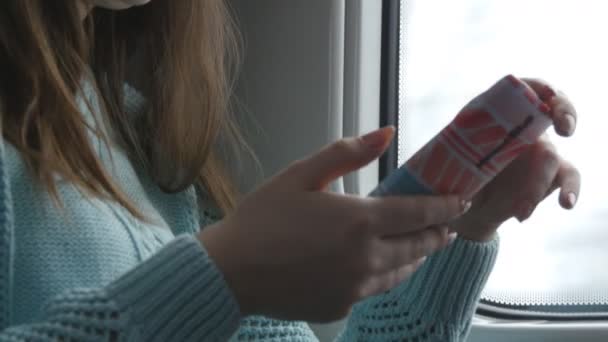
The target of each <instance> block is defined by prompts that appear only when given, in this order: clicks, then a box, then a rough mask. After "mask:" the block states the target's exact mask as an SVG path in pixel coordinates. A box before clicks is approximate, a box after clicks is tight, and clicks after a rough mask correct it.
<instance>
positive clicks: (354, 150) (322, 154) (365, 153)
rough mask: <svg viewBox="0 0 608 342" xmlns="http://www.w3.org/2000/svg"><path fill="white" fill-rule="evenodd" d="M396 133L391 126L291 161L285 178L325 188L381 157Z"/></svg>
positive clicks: (311, 187)
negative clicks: (299, 159) (337, 179)
mask: <svg viewBox="0 0 608 342" xmlns="http://www.w3.org/2000/svg"><path fill="white" fill-rule="evenodd" d="M394 134H395V128H394V127H392V126H389V127H384V128H382V129H379V130H377V131H374V132H371V133H369V134H367V135H365V136H363V137H359V138H344V139H341V140H339V141H337V142H335V143H333V144H330V145H328V146H326V147H324V148H323V149H321V151H319V152H318V153H316V154H313V155H311V156H309V157H307V158H305V159H303V160H301V161H299V162H296V163H294V164H292V165H291V166H290V167H289V168H288V169H287V170H286V172H285V173H284V174H283V175H282V176H283V177H282V178H283V179H287V182H289V183H292V184H293V185H294V186H296V187H298V188H301V189H305V190H321V189H324V188H325V187H326V186H327V185H328V184H329V183H330V182H331V181H333V180H335V179H336V178H338V177H340V176H343V175H344V174H346V173H348V172H351V171H355V170H357V169H359V168H361V167H363V166H365V165H367V164H369V163H370V162H371V161H373V160H375V159H376V158H378V157H379V156H380V155H381V154H382V153H383V152H384V151H385V150H386V148H387V147H388V146H389V143H390V141H391V140H392V138H393V136H394Z"/></svg>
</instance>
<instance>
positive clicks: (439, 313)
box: [338, 238, 498, 342]
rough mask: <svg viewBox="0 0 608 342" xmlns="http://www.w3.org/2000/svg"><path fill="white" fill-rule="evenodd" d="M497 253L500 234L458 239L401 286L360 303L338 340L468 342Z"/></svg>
mask: <svg viewBox="0 0 608 342" xmlns="http://www.w3.org/2000/svg"><path fill="white" fill-rule="evenodd" d="M497 253H498V238H495V239H494V240H492V241H490V242H486V243H477V242H471V241H467V240H463V239H460V238H458V239H456V241H455V242H454V243H453V244H452V245H451V246H449V247H448V248H446V249H445V250H443V251H441V252H439V253H437V254H435V255H433V256H431V257H429V259H428V260H427V261H426V262H425V264H424V265H423V266H422V267H421V268H420V269H419V270H418V271H417V272H416V273H414V275H413V276H412V277H411V278H410V279H408V280H407V281H405V282H404V283H402V284H401V285H399V286H398V287H396V288H394V289H393V290H391V291H388V292H386V293H384V294H382V295H378V296H375V297H371V298H368V299H366V300H364V301H363V302H361V303H359V304H357V305H356V306H355V307H354V308H353V312H352V314H351V317H350V318H349V320H348V323H347V325H346V329H345V330H344V331H343V333H342V334H341V336H340V337H339V338H338V340H339V341H428V342H433V341H436V342H439V341H442V342H443V341H464V340H465V338H466V336H467V335H468V332H469V329H470V325H471V320H472V317H473V314H474V312H475V308H476V306H477V301H478V300H479V297H480V295H481V291H482V289H483V287H484V285H485V283H486V281H487V279H488V276H489V274H490V272H491V270H492V267H493V266H494V262H495V260H496V255H497Z"/></svg>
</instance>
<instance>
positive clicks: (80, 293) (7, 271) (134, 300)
mask: <svg viewBox="0 0 608 342" xmlns="http://www.w3.org/2000/svg"><path fill="white" fill-rule="evenodd" d="M4 148H5V146H4V142H3V141H0V340H1V341H33V340H35V341H57V340H61V341H169V340H173V341H224V340H227V339H228V338H229V337H230V336H231V335H232V334H233V333H234V332H235V331H236V330H237V328H238V325H239V322H240V312H239V308H238V304H237V302H236V300H235V298H234V296H233V294H232V293H231V292H230V290H229V288H228V285H227V284H226V283H225V281H224V279H223V277H222V275H221V273H220V272H219V270H218V269H217V268H216V266H215V265H214V264H213V262H212V261H211V259H210V258H209V257H208V255H207V253H206V252H205V250H204V248H203V246H202V245H201V243H200V242H199V241H198V240H197V239H196V238H195V237H194V236H192V235H182V236H179V237H177V238H176V239H175V240H174V241H172V242H171V243H169V244H168V245H167V246H165V247H164V248H163V249H161V250H160V251H159V252H158V253H157V254H156V255H154V256H152V257H151V258H149V259H148V260H146V261H145V262H143V263H142V264H140V265H139V266H138V267H136V268H134V269H133V270H131V271H130V272H128V273H126V274H125V275H123V276H122V277H121V278H119V279H118V280H116V281H114V282H113V283H111V284H110V285H108V286H106V287H103V288H96V289H74V290H71V291H68V292H66V293H64V294H63V295H60V296H58V297H56V298H55V299H54V300H53V301H51V303H50V304H49V305H48V307H47V308H46V310H45V313H46V314H45V316H44V317H45V318H44V319H42V320H40V321H38V322H36V323H34V324H30V325H21V326H12V321H11V311H12V306H13V303H12V274H13V248H14V244H13V211H12V199H11V191H10V182H9V180H8V179H9V177H8V175H7V172H8V171H7V169H8V167H7V160H6V159H5V158H4V156H5V153H4V152H5V151H4Z"/></svg>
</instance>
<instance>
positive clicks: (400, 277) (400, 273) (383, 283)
mask: <svg viewBox="0 0 608 342" xmlns="http://www.w3.org/2000/svg"><path fill="white" fill-rule="evenodd" d="M425 261H426V257H424V258H420V259H418V260H416V261H414V262H413V263H411V264H408V265H403V266H401V267H400V268H398V269H394V270H390V271H388V272H385V273H384V274H382V275H379V276H374V277H372V278H371V279H370V280H368V281H367V283H366V284H365V285H364V289H363V291H362V292H363V297H364V298H365V297H368V296H374V295H378V294H381V293H385V292H387V291H390V290H392V289H393V288H395V287H397V286H398V285H399V284H401V283H402V282H404V281H405V280H407V279H408V278H410V277H411V276H412V275H413V274H414V273H415V272H416V271H417V270H418V269H419V268H420V267H421V266H422V265H423V264H424V263H425Z"/></svg>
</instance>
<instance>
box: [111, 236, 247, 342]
mask: <svg viewBox="0 0 608 342" xmlns="http://www.w3.org/2000/svg"><path fill="white" fill-rule="evenodd" d="M108 295H109V297H110V299H112V300H113V301H114V302H115V303H117V304H118V306H119V308H120V309H121V311H122V312H126V313H127V314H128V315H129V316H130V321H131V322H132V324H134V325H137V326H138V327H139V329H138V330H139V335H140V336H139V337H140V338H141V340H143V341H151V340H159V341H169V340H172V341H195V340H196V341H218V340H227V339H228V338H229V337H230V336H231V335H232V334H233V333H234V332H235V331H236V330H237V329H238V326H239V322H240V312H239V307H238V304H237V302H236V299H235V297H234V296H233V294H232V293H231V291H230V290H229V288H228V285H227V284H226V282H225V281H224V279H223V276H222V274H221V273H220V271H219V270H218V269H217V267H216V266H215V264H214V263H213V262H212V260H211V259H210V258H209V256H208V255H207V253H206V251H205V250H204V248H203V246H202V245H201V243H200V242H199V241H198V240H197V239H196V238H195V237H194V236H190V235H183V236H180V237H178V238H176V239H175V240H174V241H172V242H171V243H169V244H168V245H167V246H165V247H164V248H163V249H162V250H160V251H159V252H158V253H157V254H155V255H154V256H152V257H151V258H150V259H148V260H146V261H145V262H144V263H142V264H141V265H140V266H139V267H137V268H136V269H134V270H133V271H132V272H129V273H127V274H126V275H124V276H123V277H121V278H120V279H119V280H118V281H116V282H114V283H113V284H112V285H110V287H109V288H108Z"/></svg>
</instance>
